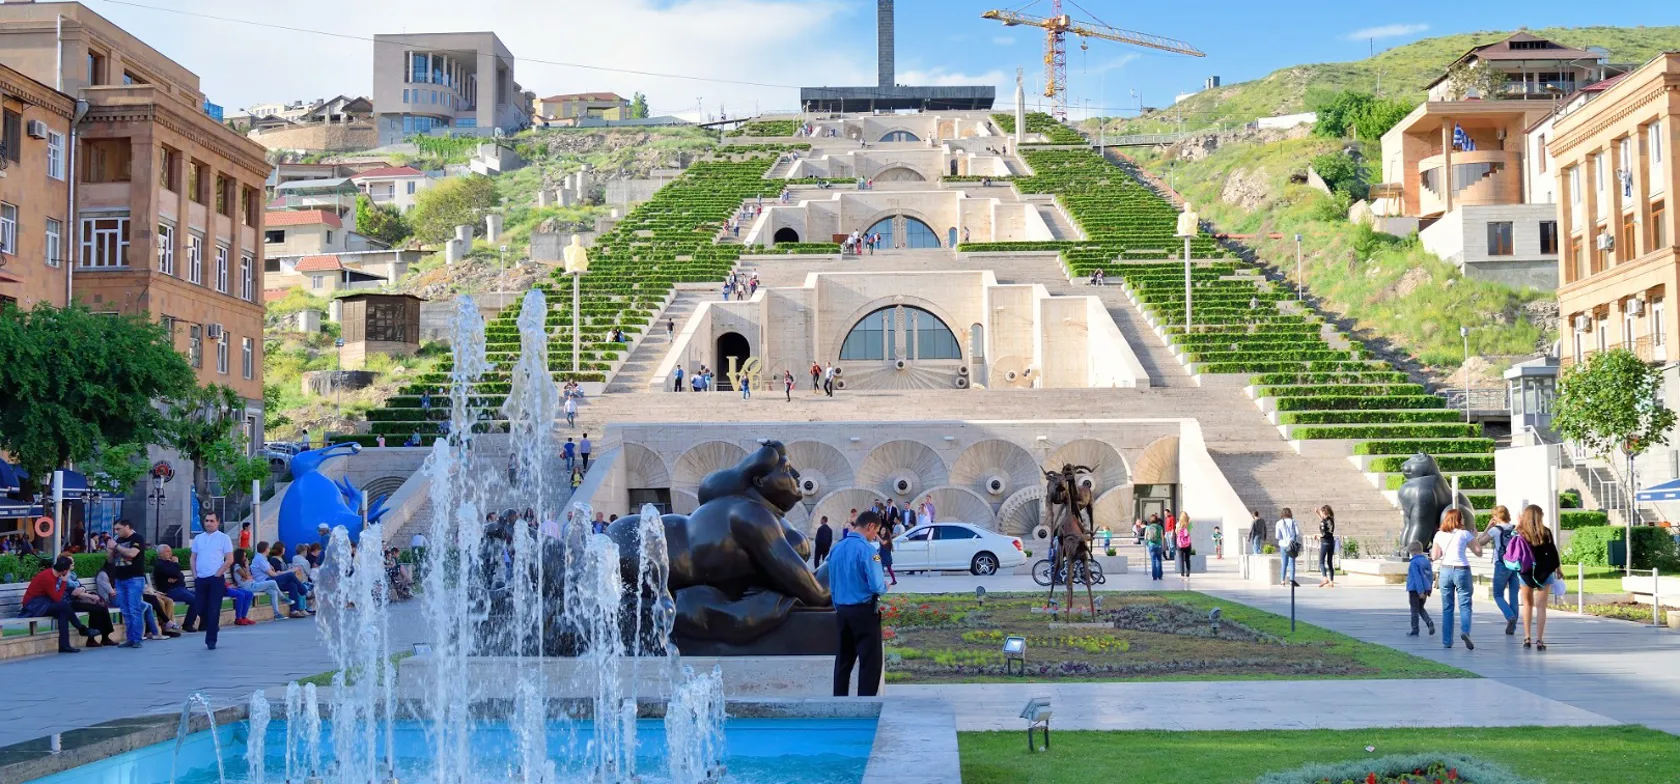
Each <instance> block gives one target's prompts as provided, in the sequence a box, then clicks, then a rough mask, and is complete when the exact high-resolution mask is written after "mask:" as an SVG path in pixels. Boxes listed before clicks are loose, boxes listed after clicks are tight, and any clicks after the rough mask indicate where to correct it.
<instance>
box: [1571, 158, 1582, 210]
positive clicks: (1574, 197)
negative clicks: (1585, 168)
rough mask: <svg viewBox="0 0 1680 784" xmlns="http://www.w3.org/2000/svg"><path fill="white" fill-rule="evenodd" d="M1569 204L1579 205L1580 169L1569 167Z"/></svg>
mask: <svg viewBox="0 0 1680 784" xmlns="http://www.w3.org/2000/svg"><path fill="white" fill-rule="evenodd" d="M1569 203H1570V204H1580V203H1581V167H1579V166H1571V167H1569Z"/></svg>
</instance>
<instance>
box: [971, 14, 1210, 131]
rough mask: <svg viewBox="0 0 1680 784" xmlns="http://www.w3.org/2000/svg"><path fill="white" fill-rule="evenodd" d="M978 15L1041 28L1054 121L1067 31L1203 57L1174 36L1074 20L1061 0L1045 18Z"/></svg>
mask: <svg viewBox="0 0 1680 784" xmlns="http://www.w3.org/2000/svg"><path fill="white" fill-rule="evenodd" d="M1075 5H1076V6H1077V5H1078V4H1077V3H1075ZM1081 10H1084V9H1081ZM1087 13H1089V12H1087ZM980 16H981V18H983V19H994V20H996V21H999V22H1002V23H1004V24H1005V25H1006V26H1009V27H1014V26H1016V25H1031V26H1033V27H1042V28H1044V31H1045V45H1044V96H1045V97H1046V98H1049V99H1050V112H1051V114H1052V115H1054V116H1055V118H1056V119H1058V120H1066V119H1067V35H1068V33H1073V34H1074V35H1077V36H1079V37H1080V38H1101V39H1103V40H1106V41H1118V42H1120V43H1123V44H1132V45H1133V46H1143V47H1147V48H1150V49H1159V50H1161V51H1163V52H1176V53H1178V54H1187V55H1190V56H1192V57H1206V56H1207V55H1206V54H1205V53H1203V52H1202V51H1201V50H1200V49H1197V48H1196V47H1194V46H1191V45H1190V44H1187V43H1185V42H1183V41H1180V40H1178V39H1176V38H1167V37H1165V36H1159V35H1150V34H1149V33H1139V32H1134V31H1132V30H1122V29H1120V28H1118V27H1109V26H1108V25H1106V24H1101V23H1095V22H1075V21H1073V19H1072V17H1069V16H1068V15H1067V14H1064V13H1062V0H1050V16H1048V17H1040V16H1030V15H1027V14H1023V13H1020V12H1018V11H997V10H993V11H987V12H985V13H983V14H981V15H980ZM1079 46H1080V48H1082V49H1089V48H1090V44H1087V43H1085V42H1084V41H1081V42H1080V43H1079Z"/></svg>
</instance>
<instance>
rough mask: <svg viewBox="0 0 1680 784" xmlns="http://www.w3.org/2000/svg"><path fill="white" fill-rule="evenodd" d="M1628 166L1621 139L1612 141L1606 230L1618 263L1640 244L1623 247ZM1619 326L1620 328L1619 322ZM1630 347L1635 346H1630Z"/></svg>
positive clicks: (1607, 175)
mask: <svg viewBox="0 0 1680 784" xmlns="http://www.w3.org/2000/svg"><path fill="white" fill-rule="evenodd" d="M1627 166H1628V162H1627V161H1624V160H1622V143H1621V140H1616V141H1612V142H1610V171H1608V172H1606V173H1605V177H1606V178H1607V184H1608V185H1609V186H1610V218H1609V219H1608V220H1606V221H1605V230H1606V231H1609V232H1610V236H1612V237H1615V238H1616V248H1615V250H1612V251H1611V254H1613V257H1614V258H1615V260H1616V262H1615V263H1617V264H1625V263H1627V262H1629V261H1631V260H1633V258H1634V256H1635V255H1637V254H1636V253H1635V252H1634V249H1635V248H1637V247H1638V246H1639V245H1638V241H1635V242H1634V244H1633V247H1627V248H1624V247H1622V210H1623V207H1624V205H1623V204H1622V171H1623V170H1624V169H1626V168H1627ZM1617 327H1618V328H1620V323H1619V322H1618V324H1617ZM1628 348H1633V347H1632V346H1629V347H1628Z"/></svg>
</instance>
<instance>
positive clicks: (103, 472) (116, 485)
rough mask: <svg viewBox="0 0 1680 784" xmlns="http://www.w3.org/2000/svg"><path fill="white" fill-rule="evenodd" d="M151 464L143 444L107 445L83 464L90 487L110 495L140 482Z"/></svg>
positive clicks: (124, 491) (121, 492)
mask: <svg viewBox="0 0 1680 784" xmlns="http://www.w3.org/2000/svg"><path fill="white" fill-rule="evenodd" d="M148 467H149V466H147V465H146V447H145V445H144V444H113V445H110V446H104V447H101V448H100V449H99V450H98V451H96V452H94V454H93V456H92V457H90V458H88V459H87V460H84V461H82V463H81V469H82V473H83V474H84V475H86V476H87V480H88V487H89V488H91V489H93V490H97V491H99V492H101V493H105V494H107V495H121V494H123V493H126V492H128V490H129V488H131V487H133V486H134V483H135V482H138V481H140V477H143V476H145V475H146V469H147V468H148Z"/></svg>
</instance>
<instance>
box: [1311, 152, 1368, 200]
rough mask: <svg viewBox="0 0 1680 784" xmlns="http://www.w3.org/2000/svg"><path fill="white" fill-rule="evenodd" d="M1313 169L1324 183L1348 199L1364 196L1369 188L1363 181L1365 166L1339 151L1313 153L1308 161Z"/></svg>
mask: <svg viewBox="0 0 1680 784" xmlns="http://www.w3.org/2000/svg"><path fill="white" fill-rule="evenodd" d="M1310 163H1311V164H1312V168H1313V171H1316V172H1318V176H1319V177H1322V178H1323V179H1324V184H1325V185H1328V186H1330V190H1332V191H1334V192H1336V193H1338V194H1342V195H1345V196H1347V197H1348V198H1349V199H1350V200H1357V199H1363V198H1365V194H1366V192H1367V191H1368V190H1369V188H1368V186H1367V185H1366V183H1365V166H1364V165H1363V164H1361V163H1360V162H1358V161H1356V160H1354V159H1353V158H1352V156H1349V155H1347V154H1345V153H1339V152H1327V153H1324V154H1323V155H1314V156H1313V158H1312V160H1311V161H1310Z"/></svg>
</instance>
